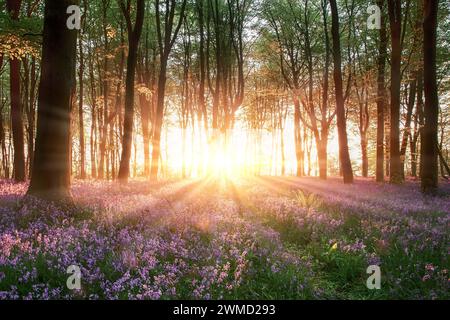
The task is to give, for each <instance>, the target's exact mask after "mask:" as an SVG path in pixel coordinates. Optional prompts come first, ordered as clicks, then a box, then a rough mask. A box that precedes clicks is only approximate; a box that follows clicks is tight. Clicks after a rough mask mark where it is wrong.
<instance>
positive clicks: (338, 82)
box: [330, 0, 353, 183]
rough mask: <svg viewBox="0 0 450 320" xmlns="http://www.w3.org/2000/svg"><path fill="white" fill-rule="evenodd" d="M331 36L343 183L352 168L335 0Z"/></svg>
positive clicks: (350, 178) (347, 179)
mask: <svg viewBox="0 0 450 320" xmlns="http://www.w3.org/2000/svg"><path fill="white" fill-rule="evenodd" d="M330 6H331V17H332V27H331V33H332V36H333V60H334V86H335V96H336V117H337V127H338V136H339V160H340V165H341V169H342V174H343V177H344V183H353V170H352V164H351V161H350V154H349V149H348V138H347V120H346V118H345V107H344V94H343V89H342V71H341V42H340V34H339V15H338V9H337V5H336V0H330Z"/></svg>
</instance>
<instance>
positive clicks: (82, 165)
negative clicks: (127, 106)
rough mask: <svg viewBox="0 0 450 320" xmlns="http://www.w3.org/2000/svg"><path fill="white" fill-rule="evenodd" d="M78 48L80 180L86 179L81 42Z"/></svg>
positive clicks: (80, 41)
mask: <svg viewBox="0 0 450 320" xmlns="http://www.w3.org/2000/svg"><path fill="white" fill-rule="evenodd" d="M79 46H80V73H79V79H80V80H79V81H80V98H79V106H78V131H79V135H80V178H81V179H86V165H85V161H86V160H85V159H86V156H85V146H84V119H83V117H84V113H83V104H84V100H83V94H84V83H83V73H84V56H83V42H82V40H81V36H80V40H79Z"/></svg>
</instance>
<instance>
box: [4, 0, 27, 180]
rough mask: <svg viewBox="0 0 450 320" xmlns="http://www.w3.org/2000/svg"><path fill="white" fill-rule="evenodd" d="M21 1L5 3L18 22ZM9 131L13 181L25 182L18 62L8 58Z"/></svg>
mask: <svg viewBox="0 0 450 320" xmlns="http://www.w3.org/2000/svg"><path fill="white" fill-rule="evenodd" d="M21 4H22V1H21V0H8V1H6V9H7V11H8V13H9V14H10V16H11V19H13V20H18V19H19V13H20V7H21ZM9 65H10V92H11V131H12V137H13V147H14V180H15V181H17V182H21V181H25V153H24V134H23V117H22V102H21V93H20V60H19V59H18V58H10V61H9Z"/></svg>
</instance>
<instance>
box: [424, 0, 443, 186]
mask: <svg viewBox="0 0 450 320" xmlns="http://www.w3.org/2000/svg"><path fill="white" fill-rule="evenodd" d="M438 2H439V1H438V0H424V20H423V34H424V40H423V52H424V58H423V60H424V70H423V71H424V92H425V108H424V115H425V125H424V127H423V131H422V147H421V149H422V151H421V155H422V161H421V162H422V163H423V165H422V170H421V181H422V190H423V191H424V192H426V193H432V192H435V191H436V189H437V187H438V116H439V100H438V94H437V81H436V33H437V32H436V29H437V12H438Z"/></svg>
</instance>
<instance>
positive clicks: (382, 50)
mask: <svg viewBox="0 0 450 320" xmlns="http://www.w3.org/2000/svg"><path fill="white" fill-rule="evenodd" d="M384 1H385V0H379V1H378V6H379V7H380V9H381V10H383V6H384ZM386 55H387V34H386V19H385V18H384V15H383V13H382V14H381V29H380V42H379V47H378V62H377V65H378V66H377V67H378V76H377V83H378V87H377V164H376V181H377V182H384V109H385V108H386V107H385V104H386V87H385V69H386Z"/></svg>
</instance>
